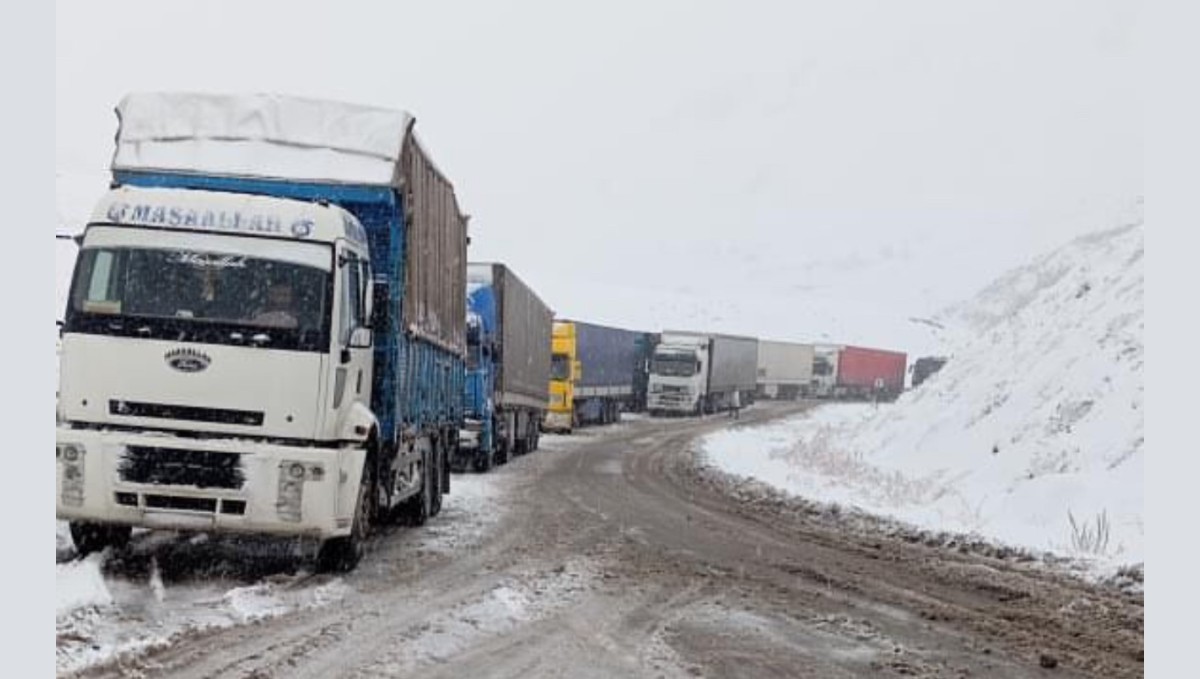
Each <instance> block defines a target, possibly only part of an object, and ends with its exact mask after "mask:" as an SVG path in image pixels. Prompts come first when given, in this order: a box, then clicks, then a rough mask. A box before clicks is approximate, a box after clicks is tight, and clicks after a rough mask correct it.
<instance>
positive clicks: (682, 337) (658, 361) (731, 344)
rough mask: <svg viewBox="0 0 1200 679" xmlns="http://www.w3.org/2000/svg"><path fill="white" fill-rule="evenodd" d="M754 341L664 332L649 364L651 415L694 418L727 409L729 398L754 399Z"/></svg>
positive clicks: (722, 336) (756, 367) (702, 334)
mask: <svg viewBox="0 0 1200 679" xmlns="http://www.w3.org/2000/svg"><path fill="white" fill-rule="evenodd" d="M757 374H758V340H757V339H755V338H753V337H739V336H735V335H720V334H714V333H697V332H686V331H677V330H668V331H664V332H663V333H662V338H661V341H660V342H659V344H658V346H657V347H656V348H655V350H654V358H653V360H652V361H651V363H650V393H649V396H648V401H647V404H646V407H647V409H648V410H649V411H650V414H651V415H670V414H676V415H699V414H703V413H712V412H717V411H720V410H728V409H729V408H730V407H731V406H732V405H733V395H734V394H735V393H737V394H738V396H739V400H740V402H741V404H742V405H747V404H748V403H750V402H751V401H752V400H753V398H754V393H755V390H756V388H757V377H756V376H757Z"/></svg>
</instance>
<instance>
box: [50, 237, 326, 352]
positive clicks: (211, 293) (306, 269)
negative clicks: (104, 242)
mask: <svg viewBox="0 0 1200 679" xmlns="http://www.w3.org/2000/svg"><path fill="white" fill-rule="evenodd" d="M329 287H330V275H329V272H328V271H325V270H322V269H320V268H317V267H314V266H307V265H303V264H297V263H292V262H284V261H278V260H272V259H267V258H260V257H252V256H248V255H244V254H227V253H220V252H204V251H196V250H182V249H180V250H176V249H155V248H140V247H93V248H84V249H83V250H82V251H81V252H80V254H79V260H78V262H77V263H76V267H75V277H74V281H73V282H72V285H71V301H70V305H69V308H68V309H67V317H66V327H65V328H64V329H65V330H66V331H67V332H80V333H89V334H105V335H128V336H134V337H147V338H160V339H172V340H177V341H191V342H208V343H215V344H246V345H251V346H263V347H269V348H272V349H294V350H300V351H324V350H327V348H328V343H329V341H328V337H329V322H330V314H329V313H328V308H329V304H330V294H329Z"/></svg>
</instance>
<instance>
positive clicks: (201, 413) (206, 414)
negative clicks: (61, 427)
mask: <svg viewBox="0 0 1200 679" xmlns="http://www.w3.org/2000/svg"><path fill="white" fill-rule="evenodd" d="M108 412H109V414H111V415H123V416H125V417H155V418H159V419H164V420H190V421H192V422H218V423H221V424H241V425H246V426H251V427H261V426H262V423H263V413H262V411H256V410H229V409H226V408H197V407H195V406H177V405H170V404H166V403H141V402H138V401H122V400H118V399H112V400H110V401H109V402H108Z"/></svg>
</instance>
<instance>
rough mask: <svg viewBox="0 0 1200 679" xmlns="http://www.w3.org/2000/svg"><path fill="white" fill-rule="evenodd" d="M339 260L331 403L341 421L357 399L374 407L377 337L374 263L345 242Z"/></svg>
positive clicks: (339, 251)
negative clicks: (373, 319)
mask: <svg viewBox="0 0 1200 679" xmlns="http://www.w3.org/2000/svg"><path fill="white" fill-rule="evenodd" d="M337 262H338V271H337V288H336V290H337V293H336V298H337V299H336V300H335V302H334V310H335V313H336V314H337V316H336V322H335V323H334V329H335V332H334V352H333V361H331V363H332V369H333V380H332V383H333V399H332V402H331V406H332V408H333V410H334V412H335V418H334V421H335V422H336V423H338V424H340V423H341V422H343V421H344V419H343V418H344V417H345V415H346V413H347V412H348V411H349V409H350V408H351V406H352V405H353V404H354V403H362V404H363V405H364V406H366V407H367V408H370V407H371V366H372V363H373V361H372V358H373V357H372V352H373V351H374V344H375V342H374V339H375V338H374V337H373V332H372V330H371V328H370V325H371V322H370V318H371V315H370V311H371V309H370V307H371V302H372V298H371V269H370V263H369V262H368V260H367V259H366V258H364V257H362V256H360V255H359V254H358V253H357V252H355V251H354V250H352V249H350V248H348V247H346V246H345V245H344V244H339V245H338V257H337ZM335 426H337V425H335Z"/></svg>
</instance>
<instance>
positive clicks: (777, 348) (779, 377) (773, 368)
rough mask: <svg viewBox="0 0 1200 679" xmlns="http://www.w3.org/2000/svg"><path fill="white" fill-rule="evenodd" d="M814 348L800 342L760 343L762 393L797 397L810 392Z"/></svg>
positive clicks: (760, 394)
mask: <svg viewBox="0 0 1200 679" xmlns="http://www.w3.org/2000/svg"><path fill="white" fill-rule="evenodd" d="M814 355H815V351H814V347H813V345H811V344H800V343H797V342H775V341H771V340H759V342H758V395H759V396H760V397H762V398H774V399H795V398H797V397H799V396H801V395H802V394H804V393H806V392H807V390H808V388H809V387H810V386H811V382H812V378H813V358H814Z"/></svg>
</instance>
